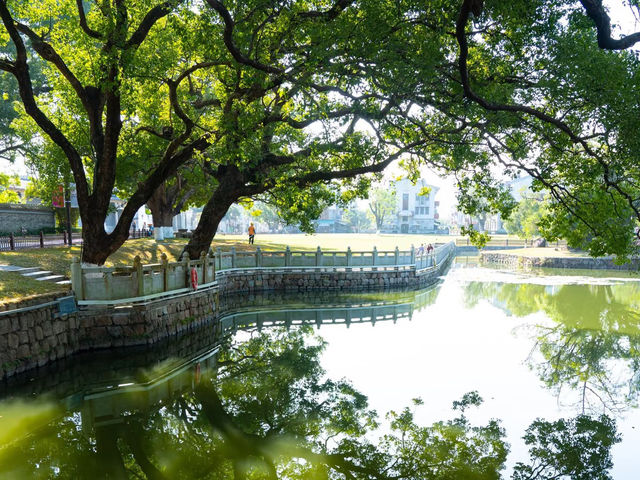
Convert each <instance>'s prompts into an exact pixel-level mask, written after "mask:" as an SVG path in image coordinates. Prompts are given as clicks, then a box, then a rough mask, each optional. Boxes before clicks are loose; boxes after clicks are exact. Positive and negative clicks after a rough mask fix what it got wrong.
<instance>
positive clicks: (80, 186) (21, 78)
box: [0, 0, 89, 202]
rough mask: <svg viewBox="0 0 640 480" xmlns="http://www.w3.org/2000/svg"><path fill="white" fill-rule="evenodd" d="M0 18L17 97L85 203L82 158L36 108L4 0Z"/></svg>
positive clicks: (22, 47)
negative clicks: (63, 160)
mask: <svg viewBox="0 0 640 480" xmlns="http://www.w3.org/2000/svg"><path fill="white" fill-rule="evenodd" d="M0 18H1V19H2V23H3V24H4V27H5V28H6V30H7V32H8V33H9V37H10V38H11V41H12V42H13V44H14V46H15V49H16V60H15V62H14V64H13V66H12V71H11V73H12V74H13V75H14V77H15V78H16V80H17V81H18V90H19V93H20V98H21V99H22V102H23V104H24V109H25V111H26V112H27V114H28V115H29V116H30V117H31V118H33V120H34V121H35V122H36V123H37V124H38V126H39V127H40V128H41V129H42V130H43V132H44V133H46V134H47V135H48V136H49V138H51V140H52V141H53V142H54V143H55V144H56V145H58V146H59V147H60V148H61V149H62V151H63V152H64V154H65V156H66V157H67V159H68V160H69V165H70V166H71V170H72V172H73V177H74V180H75V183H76V192H77V195H78V201H79V202H86V201H87V200H88V198H89V191H88V185H87V179H86V176H85V172H84V166H83V164H82V159H81V157H80V154H79V153H78V151H77V150H76V149H75V147H74V146H73V145H72V144H71V142H70V141H69V140H68V139H67V137H66V136H65V135H64V134H63V133H62V131H60V129H59V128H58V127H56V126H55V124H54V123H53V122H52V121H51V120H50V119H49V117H47V115H45V113H44V112H43V111H42V110H40V108H39V107H38V105H37V103H36V100H35V95H34V93H33V84H32V81H31V75H30V73H29V64H28V62H27V49H26V47H25V45H24V42H23V41H22V37H20V33H19V32H18V30H17V28H16V26H15V23H14V20H13V17H12V16H11V13H10V12H9V9H8V8H7V2H6V0H0Z"/></svg>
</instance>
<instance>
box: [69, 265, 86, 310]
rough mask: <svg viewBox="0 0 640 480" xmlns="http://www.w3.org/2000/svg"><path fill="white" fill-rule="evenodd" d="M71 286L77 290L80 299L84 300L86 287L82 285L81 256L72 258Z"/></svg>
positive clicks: (77, 296)
mask: <svg viewBox="0 0 640 480" xmlns="http://www.w3.org/2000/svg"><path fill="white" fill-rule="evenodd" d="M71 288H72V289H73V291H74V292H76V298H77V299H78V300H84V289H83V285H82V264H81V263H80V258H79V257H73V258H72V259H71Z"/></svg>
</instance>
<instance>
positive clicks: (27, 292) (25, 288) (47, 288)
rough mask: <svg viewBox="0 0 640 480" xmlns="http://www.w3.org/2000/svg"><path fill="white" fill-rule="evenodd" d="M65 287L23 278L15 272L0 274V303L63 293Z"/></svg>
mask: <svg viewBox="0 0 640 480" xmlns="http://www.w3.org/2000/svg"><path fill="white" fill-rule="evenodd" d="M66 290H68V287H67V286H63V285H56V284H55V283H52V282H39V281H38V280H34V279H32V278H27V277H23V276H22V275H20V274H19V273H16V272H0V303H1V304H6V303H12V302H18V301H20V300H24V299H25V298H28V297H31V296H33V295H42V294H45V293H53V292H64V291H66Z"/></svg>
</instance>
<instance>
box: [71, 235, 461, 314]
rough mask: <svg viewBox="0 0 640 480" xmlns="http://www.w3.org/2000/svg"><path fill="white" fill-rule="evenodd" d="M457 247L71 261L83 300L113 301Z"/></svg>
mask: <svg viewBox="0 0 640 480" xmlns="http://www.w3.org/2000/svg"><path fill="white" fill-rule="evenodd" d="M454 251H455V245H454V244H453V242H451V243H448V244H445V245H441V246H439V247H437V248H436V249H435V250H434V251H433V252H432V253H430V254H428V255H427V254H425V255H417V252H416V250H415V249H414V248H413V247H412V248H411V249H410V250H399V249H398V248H396V249H395V250H391V251H378V250H377V249H376V248H375V247H374V248H373V250H371V251H352V250H351V249H350V248H347V250H346V251H342V252H324V251H322V250H321V249H320V247H318V249H317V250H316V251H311V252H309V251H293V250H290V249H289V248H288V247H287V248H286V249H285V250H283V251H263V250H261V249H260V248H259V247H258V248H256V250H255V251H252V252H238V251H236V250H235V249H234V248H232V249H231V251H230V252H222V251H220V249H217V250H216V252H215V253H214V252H209V253H208V254H204V253H203V255H202V256H201V257H200V259H198V260H189V259H188V258H187V259H184V260H182V261H178V262H169V261H168V260H167V257H166V255H164V254H163V255H162V257H161V258H162V261H161V262H160V263H154V264H148V265H143V264H142V262H141V261H140V258H139V257H136V259H135V260H134V263H133V265H132V266H123V267H113V268H109V267H87V266H83V265H81V264H80V261H79V259H77V258H74V260H73V262H72V264H71V281H72V285H73V290H74V291H75V293H76V297H77V299H78V301H81V302H83V301H114V300H123V299H136V298H141V297H143V298H147V299H149V298H154V297H160V296H163V295H166V294H180V293H184V292H188V291H190V290H193V289H194V282H193V279H194V277H197V283H198V287H199V288H202V287H208V286H212V285H214V284H215V282H216V274H217V273H218V272H229V273H232V272H237V271H245V272H246V271H250V270H253V271H256V273H257V272H258V271H264V270H267V269H268V270H271V271H273V270H279V271H282V272H300V271H301V270H308V271H318V270H321V271H327V272H330V271H335V272H344V271H357V270H364V271H384V270H398V269H413V270H416V271H422V270H427V269H431V268H433V267H435V266H436V265H438V264H440V263H441V262H443V261H444V260H446V259H447V257H448V256H449V255H451V254H452V252H454Z"/></svg>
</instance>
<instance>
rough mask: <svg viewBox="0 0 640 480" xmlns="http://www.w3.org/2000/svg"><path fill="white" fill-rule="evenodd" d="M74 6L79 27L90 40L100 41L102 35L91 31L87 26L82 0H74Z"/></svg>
mask: <svg viewBox="0 0 640 480" xmlns="http://www.w3.org/2000/svg"><path fill="white" fill-rule="evenodd" d="M76 6H77V7H78V18H79V20H80V27H81V28H82V30H83V31H84V33H86V34H87V35H89V36H90V37H91V38H95V39H97V40H102V34H101V33H100V32H97V31H95V30H92V29H91V28H90V27H89V25H88V24H87V17H86V15H85V12H84V5H83V3H82V0H76Z"/></svg>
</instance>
